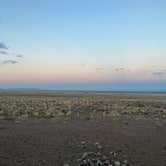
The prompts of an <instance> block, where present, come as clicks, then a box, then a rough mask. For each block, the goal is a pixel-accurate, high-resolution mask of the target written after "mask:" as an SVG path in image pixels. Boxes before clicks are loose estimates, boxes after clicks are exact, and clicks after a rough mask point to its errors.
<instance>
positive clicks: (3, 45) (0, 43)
mask: <svg viewBox="0 0 166 166" xmlns="http://www.w3.org/2000/svg"><path fill="white" fill-rule="evenodd" d="M0 49H5V50H7V49H8V47H7V46H6V45H5V44H4V43H2V42H0Z"/></svg>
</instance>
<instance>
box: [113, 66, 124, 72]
mask: <svg viewBox="0 0 166 166" xmlns="http://www.w3.org/2000/svg"><path fill="white" fill-rule="evenodd" d="M124 70H125V68H123V67H120V68H116V69H115V71H116V72H120V71H124Z"/></svg>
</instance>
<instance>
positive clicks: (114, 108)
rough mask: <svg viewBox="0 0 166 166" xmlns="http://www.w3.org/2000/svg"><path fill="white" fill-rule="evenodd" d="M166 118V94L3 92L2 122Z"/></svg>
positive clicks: (1, 101) (1, 103)
mask: <svg viewBox="0 0 166 166" xmlns="http://www.w3.org/2000/svg"><path fill="white" fill-rule="evenodd" d="M125 115H128V116H137V115H143V116H152V117H155V118H156V117H158V118H161V117H162V118H165V117H166V94H152V93H149V94H145V93H104V92H102V93H96V92H54V91H50V92H49V91H37V92H32V91H30V92H25V91H24V92H23V91H22V92H16V91H1V92H0V117H1V118H2V119H8V120H10V119H27V118H32V117H35V118H55V117H61V116H67V117H69V116H72V117H73V116H74V117H86V118H87V119H90V118H93V117H103V116H112V117H117V116H125Z"/></svg>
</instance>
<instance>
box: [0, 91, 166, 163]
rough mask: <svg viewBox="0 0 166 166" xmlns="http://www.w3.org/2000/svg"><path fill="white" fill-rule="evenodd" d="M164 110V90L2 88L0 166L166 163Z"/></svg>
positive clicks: (0, 94) (0, 100)
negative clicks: (102, 90)
mask: <svg viewBox="0 0 166 166" xmlns="http://www.w3.org/2000/svg"><path fill="white" fill-rule="evenodd" d="M165 115H166V94H157V93H155V94H154V93H149V94H146V93H105V92H100V93H97V92H86V93H85V92H49V91H44V92H41V91H40V92H32V91H31V92H29V91H28V92H17V91H1V92H0V118H1V120H0V166H20V165H23V166H44V165H48V166H68V165H69V166H78V165H80V166H81V165H86V164H87V165H88V162H90V161H92V162H91V165H93V163H95V164H96V165H95V166H100V164H101V163H102V164H103V165H104V162H105V164H106V161H108V162H110V166H111V164H112V165H115V166H118V165H119V164H120V165H122V166H125V165H126V166H127V165H131V166H165V164H166V141H165V140H166V120H165V119H166V118H165ZM98 161H100V162H101V163H99V162H98ZM97 164H98V165H97ZM108 165H109V164H108ZM105 166H107V165H105Z"/></svg>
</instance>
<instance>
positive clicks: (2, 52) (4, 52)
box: [0, 51, 8, 55]
mask: <svg viewBox="0 0 166 166" xmlns="http://www.w3.org/2000/svg"><path fill="white" fill-rule="evenodd" d="M0 54H3V55H7V54H8V53H7V52H6V51H0Z"/></svg>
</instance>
